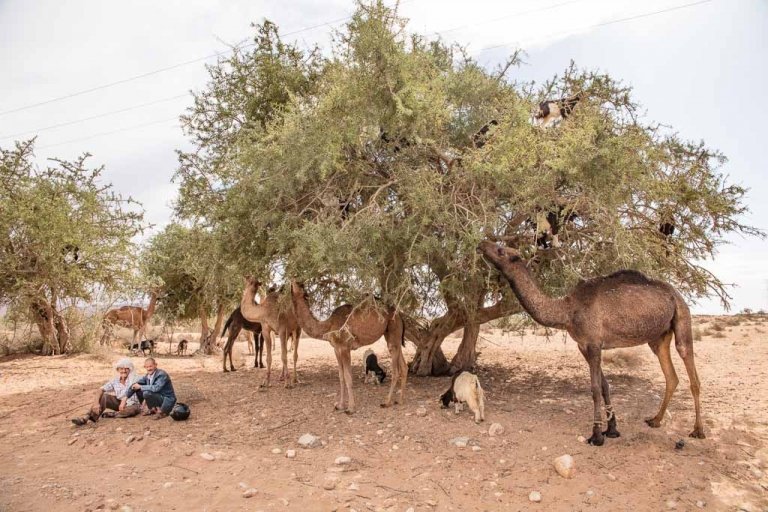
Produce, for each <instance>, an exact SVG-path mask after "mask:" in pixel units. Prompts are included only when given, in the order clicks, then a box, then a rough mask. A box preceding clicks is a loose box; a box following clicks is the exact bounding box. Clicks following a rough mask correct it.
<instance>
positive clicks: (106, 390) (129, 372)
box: [72, 357, 139, 425]
mask: <svg viewBox="0 0 768 512" xmlns="http://www.w3.org/2000/svg"><path fill="white" fill-rule="evenodd" d="M115 371H116V372H117V376H116V377H115V378H113V379H112V380H110V381H109V382H107V383H106V384H104V385H103V386H102V387H101V388H99V390H98V391H97V392H96V394H95V396H94V398H95V401H94V403H93V405H92V406H91V408H90V409H89V410H88V412H86V413H85V415H84V416H80V417H77V418H72V423H74V424H75V425H85V424H86V423H88V420H90V421H93V422H96V421H99V418H100V417H102V416H104V417H110V418H115V417H117V418H130V417H131V416H136V415H137V414H139V399H138V397H136V396H133V393H131V394H129V393H128V391H129V388H130V386H131V384H133V383H134V382H136V375H135V373H134V371H133V363H132V362H131V360H130V359H128V358H127V357H126V358H123V359H121V360H119V361H118V362H117V363H115ZM107 409H111V410H107Z"/></svg>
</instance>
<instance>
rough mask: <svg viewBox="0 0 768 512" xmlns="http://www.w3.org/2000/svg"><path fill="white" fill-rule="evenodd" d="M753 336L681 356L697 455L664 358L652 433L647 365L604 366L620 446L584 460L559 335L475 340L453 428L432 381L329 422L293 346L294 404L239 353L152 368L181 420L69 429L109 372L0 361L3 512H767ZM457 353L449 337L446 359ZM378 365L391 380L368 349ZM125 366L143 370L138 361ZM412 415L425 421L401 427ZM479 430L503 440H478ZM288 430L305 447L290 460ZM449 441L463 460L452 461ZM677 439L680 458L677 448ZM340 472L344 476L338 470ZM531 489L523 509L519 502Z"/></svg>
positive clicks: (762, 383)
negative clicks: (394, 401) (664, 404)
mask: <svg viewBox="0 0 768 512" xmlns="http://www.w3.org/2000/svg"><path fill="white" fill-rule="evenodd" d="M757 328H758V327H756V326H753V325H745V323H741V324H740V325H738V326H728V327H727V328H726V330H725V331H724V332H725V333H726V338H712V337H709V336H704V337H703V339H702V341H698V342H696V356H697V363H698V366H699V369H700V374H701V378H702V384H703V398H702V403H703V407H704V415H705V426H706V432H707V435H708V439H706V440H703V441H699V440H689V439H688V438H687V437H686V436H687V433H688V432H689V431H690V429H691V427H692V423H693V404H692V400H691V397H690V392H689V391H688V387H687V386H688V382H687V378H686V377H685V372H684V371H682V370H683V369H682V365H681V364H680V361H679V359H677V358H676V356H673V357H674V358H675V364H676V366H677V368H678V374H679V375H680V386H679V387H678V390H677V392H676V393H675V396H674V398H673V400H672V404H671V407H670V412H671V415H670V417H668V418H667V419H666V420H665V422H664V424H663V425H662V427H661V428H659V429H650V428H648V427H647V426H646V425H645V424H644V423H643V421H642V420H643V418H645V417H647V416H651V415H653V414H655V412H656V409H657V407H658V402H659V396H660V394H661V393H662V391H663V377H662V374H661V371H660V369H659V367H658V363H657V361H656V360H655V358H654V357H653V355H652V354H651V352H650V350H649V349H648V348H647V347H638V348H636V349H632V350H630V351H622V352H621V353H616V354H611V355H609V356H608V357H607V358H606V366H605V368H606V375H607V376H608V378H609V380H610V382H611V385H612V391H613V396H614V397H615V398H614V403H615V404H616V410H617V414H618V418H619V430H620V431H621V433H622V436H621V437H620V438H618V439H608V440H607V441H606V445H605V446H603V447H601V448H595V447H591V446H587V445H585V444H583V443H582V442H580V441H579V439H578V437H579V436H588V434H589V430H590V419H591V414H592V405H591V398H590V395H589V392H588V387H589V381H588V372H587V366H586V364H585V363H584V362H583V360H582V359H581V356H580V355H579V353H578V351H577V350H576V349H575V345H574V344H573V342H571V341H567V340H565V339H564V338H563V336H561V335H555V336H552V337H550V338H549V339H546V338H543V337H541V336H536V335H533V334H531V333H529V334H527V335H526V336H524V337H520V336H511V335H503V334H501V333H499V332H498V331H492V332H485V333H484V334H483V337H484V339H485V341H482V342H481V343H482V345H483V346H482V347H481V351H482V356H481V358H480V365H479V370H478V374H479V376H480V379H481V381H482V383H483V386H484V388H485V391H486V396H487V400H488V402H487V406H486V420H487V421H486V422H485V423H483V424H481V425H475V424H474V423H473V422H472V419H471V414H470V413H469V412H466V411H465V412H464V413H463V414H460V415H455V414H454V413H453V412H452V411H447V410H441V409H440V408H439V404H438V402H437V397H438V396H439V394H440V393H441V392H442V391H443V390H444V389H445V388H447V386H448V382H449V381H448V379H447V378H415V377H411V378H409V381H408V393H407V398H408V402H407V403H406V404H405V405H401V406H396V407H393V408H390V409H381V408H380V407H379V403H380V402H381V401H383V398H384V397H385V394H386V389H387V388H386V387H376V386H372V385H369V386H365V385H363V383H362V380H358V381H356V382H355V391H356V397H357V399H358V402H359V410H358V412H357V413H356V414H355V415H353V416H347V415H346V414H343V413H337V412H334V411H333V408H332V404H333V401H334V393H335V392H336V391H337V388H338V380H337V372H336V368H335V360H334V358H333V355H332V352H331V351H330V349H329V347H328V346H327V345H326V344H325V343H323V342H320V341H314V340H309V339H302V342H301V346H300V359H299V368H300V378H301V379H302V381H303V384H302V385H300V386H298V387H296V388H294V389H284V388H283V387H281V386H280V385H276V386H274V387H272V388H271V389H269V390H267V391H260V390H259V389H258V383H259V382H260V381H261V379H262V377H263V375H264V370H254V369H252V368H250V366H251V365H252V360H251V359H250V358H247V359H246V358H245V357H244V356H243V355H240V356H239V358H240V361H241V364H244V363H245V362H246V361H247V366H241V368H240V370H239V371H238V372H235V373H230V374H223V373H221V362H220V359H218V358H204V357H171V356H166V355H160V356H159V363H160V366H161V367H163V368H165V369H167V370H168V371H169V372H170V373H171V375H172V377H173V380H174V383H175V385H176V387H177V390H178V394H179V396H180V399H182V400H184V401H188V402H190V403H191V404H192V411H193V412H192V417H191V418H190V420H189V421H188V422H185V423H175V422H173V421H170V420H163V421H159V422H156V421H154V420H151V419H149V418H133V419H129V420H102V421H101V422H99V423H98V424H97V425H95V426H93V425H91V426H88V427H87V428H81V429H76V428H75V427H73V426H71V425H70V424H69V422H68V418H69V417H70V416H71V415H72V413H64V414H58V415H55V414H56V413H59V412H62V411H66V410H67V409H70V408H73V407H74V408H75V409H76V411H78V412H79V407H78V406H79V405H80V404H82V403H85V402H87V401H88V396H89V393H90V392H91V390H92V389H93V388H94V387H95V386H97V385H99V384H100V383H101V382H102V381H104V380H106V379H107V378H108V377H109V376H110V375H111V372H112V370H111V367H110V365H109V359H110V358H109V357H108V356H76V357H48V358H43V357H36V356H33V357H30V356H17V357H11V358H4V359H0V460H2V461H3V463H2V464H0V510H9V511H10V510H14V511H16V510H46V511H50V510H57V511H58V510H78V511H82V510H88V509H90V510H97V509H100V508H110V507H116V508H118V509H119V507H123V506H127V507H130V508H131V509H132V510H134V511H139V510H157V511H159V510H186V509H192V510H301V509H304V510H345V509H348V508H353V509H356V510H392V511H405V510H406V509H408V508H409V507H413V508H414V510H415V511H419V510H422V511H426V510H499V509H503V510H535V509H540V510H547V511H560V510H562V511H566V510H587V509H589V510H611V511H616V510H636V511H657V510H665V509H674V510H698V509H699V508H698V507H697V503H698V504H699V505H702V504H704V505H705V507H706V508H705V509H706V510H738V508H739V507H743V508H744V509H745V510H765V509H766V507H768V502H767V501H766V500H765V495H766V491H765V489H766V488H768V480H767V479H766V477H765V475H764V474H763V471H768V468H765V467H761V464H764V462H761V461H760V460H759V458H760V456H762V455H763V454H764V453H765V451H764V450H765V448H764V447H765V446H766V439H768V428H767V427H768V421H767V420H768V418H766V413H765V411H766V410H768V407H767V406H768V403H766V402H767V401H768V367H766V364H765V363H766V360H768V350H766V344H765V343H764V341H763V339H762V338H761V337H760V335H759V334H758V333H756V332H755V329H757ZM744 334H746V336H744ZM458 342H459V340H458V339H456V338H450V339H449V340H448V341H447V343H446V349H447V351H448V352H449V353H450V352H453V351H455V349H456V346H457V345H458ZM238 345H239V347H238V348H239V349H240V350H243V349H244V346H245V344H244V343H239V344H238ZM190 348H192V347H190ZM375 349H376V351H377V353H378V354H379V355H380V359H382V360H383V362H384V363H385V364H386V367H387V368H389V361H388V356H387V355H386V348H385V345H384V343H383V342H381V341H380V342H379V343H377V344H376V346H375ZM161 351H164V349H163V348H161ZM358 352H360V354H356V356H357V357H358V358H359V357H361V353H362V351H358ZM274 355H275V360H276V361H277V364H278V365H279V351H276V352H275V354H274ZM406 355H407V357H410V356H411V355H412V350H410V348H409V350H408V351H407V354H406ZM114 357H117V354H115V356H114ZM134 361H135V362H136V363H137V365H138V366H140V363H141V358H136V359H134ZM357 364H358V365H359V360H358V361H357ZM358 368H359V366H358ZM278 370H279V366H278ZM419 407H423V408H425V409H426V411H427V414H426V416H418V415H417V414H416V411H417V409H418V408H419ZM492 423H500V424H501V425H502V426H503V427H504V432H503V433H502V434H501V435H499V436H495V437H491V436H489V435H488V427H489V426H490V424H492ZM304 433H311V434H313V435H315V436H318V437H319V438H320V440H321V441H322V445H321V446H320V447H317V448H313V449H303V448H300V447H299V446H298V443H297V441H298V439H299V437H300V436H301V435H302V434H304ZM457 437H467V438H469V439H468V443H467V444H468V445H467V446H466V447H463V448H460V447H456V446H455V445H452V444H450V441H451V440H452V439H454V438H457ZM680 439H684V440H685V441H686V443H685V447H684V448H683V449H682V450H675V442H676V441H678V440H680ZM761 449H763V452H760V451H759V450H761ZM278 450H279V453H278ZM287 450H295V451H296V455H295V457H293V458H288V457H286V451H287ZM273 452H275V453H273ZM565 453H568V454H570V455H572V456H573V458H574V460H575V464H576V474H575V476H574V477H573V478H572V479H567V480H566V479H564V478H562V477H560V476H559V475H558V474H557V473H556V472H555V471H554V469H553V467H552V461H553V460H554V459H555V458H556V457H558V456H560V455H562V454H565ZM202 454H205V458H204V456H203V455H202ZM339 456H346V457H350V459H351V462H350V463H349V464H342V465H337V464H335V461H336V459H337V457H339ZM208 459H213V460H208ZM246 489H255V492H253V491H251V493H252V494H253V496H252V497H250V498H244V497H243V493H244V491H245V490H246ZM532 491H538V492H540V493H541V495H542V501H541V502H540V503H538V504H533V503H531V502H529V493H531V492H532ZM110 500H112V501H110Z"/></svg>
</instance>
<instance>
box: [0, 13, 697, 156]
mask: <svg viewBox="0 0 768 512" xmlns="http://www.w3.org/2000/svg"><path fill="white" fill-rule="evenodd" d="M575 1H579V0H571V2H564V3H562V4H558V5H565V4H567V3H573V2H575ZM711 1H712V0H699V1H697V2H691V3H688V4H683V5H678V6H675V7H670V8H668V9H661V10H658V11H653V12H648V13H643V14H638V15H634V16H629V17H626V18H619V19H615V20H610V21H606V22H602V23H596V24H594V25H590V26H588V27H583V28H581V29H579V30H587V29H591V28H597V27H604V26H606V25H613V24H615V23H624V22H628V21H633V20H637V19H641V18H647V17H650V16H655V15H658V14H664V13H668V12H672V11H676V10H680V9H685V8H689V7H694V6H697V5H702V4H706V3H710V2H711ZM403 3H404V2H403ZM551 7H554V6H551ZM540 10H546V9H540ZM348 18H349V17H348ZM348 18H344V19H348ZM335 22H336V21H330V22H326V23H325V24H323V25H327V24H332V23H335ZM323 25H315V26H313V27H308V28H306V29H302V31H303V30H311V29H312V28H317V27H319V26H323ZM461 28H463V27H461ZM450 30H454V29H450ZM297 32H300V31H296V32H294V33H297ZM571 33H575V32H573V31H566V32H556V33H552V34H547V35H545V36H544V37H553V36H558V35H561V34H571ZM249 44H252V43H249ZM510 44H515V43H503V44H498V45H493V46H487V47H484V48H481V49H480V50H478V51H477V52H476V53H475V54H476V55H477V54H480V53H482V52H485V51H488V50H492V49H496V48H503V47H505V46H509V45H510ZM83 94H84V93H83ZM50 101H53V100H50ZM160 101H162V100H160ZM133 108H139V106H136V107H133ZM129 109H130V108H129ZM125 110H128V109H125ZM2 114H3V113H0V115H2ZM110 114H111V113H106V114H102V115H98V116H94V117H103V116H106V115H110ZM176 119H177V118H171V119H163V120H160V121H153V122H150V123H145V124H141V125H136V126H129V127H126V128H121V129H118V130H112V131H108V132H102V133H97V134H94V135H89V136H87V137H82V138H79V139H73V140H68V141H64V142H58V143H56V144H49V145H47V146H42V147H40V148H38V149H45V148H50V147H54V146H59V145H63V144H69V143H72V142H80V141H82V140H88V139H92V138H94V137H101V136H103V135H110V134H113V133H119V132H123V131H126V130H133V129H136V128H142V127H144V126H150V125H154V124H159V123H164V122H168V121H171V120H176ZM81 121H82V120H81ZM74 122H79V121H73V122H71V123H74ZM71 123H63V124H71Z"/></svg>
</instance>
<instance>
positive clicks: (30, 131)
mask: <svg viewBox="0 0 768 512" xmlns="http://www.w3.org/2000/svg"><path fill="white" fill-rule="evenodd" d="M187 97H189V93H184V94H179V95H176V96H171V97H170V98H163V99H160V100H155V101H150V102H149V103H141V104H139V105H133V106H131V107H126V108H121V109H119V110H112V111H111V112H104V113H102V114H96V115H94V116H90V117H83V118H82V119H75V120H74V121H66V122H64V123H58V124H52V125H50V126H46V127H44V128H38V129H37V130H28V131H25V132H17V133H12V134H10V135H2V136H0V140H4V139H12V138H14V137H19V136H21V135H29V134H33V133H39V132H44V131H46V130H53V129H54V128H61V127H62V126H69V125H72V124H77V123H84V122H85V121H91V120H93V119H99V118H102V117H107V116H111V115H115V114H120V113H123V112H129V111H131V110H136V109H139V108H144V107H149V106H151V105H157V104H159V103H165V102H168V101H172V100H177V99H179V98H187Z"/></svg>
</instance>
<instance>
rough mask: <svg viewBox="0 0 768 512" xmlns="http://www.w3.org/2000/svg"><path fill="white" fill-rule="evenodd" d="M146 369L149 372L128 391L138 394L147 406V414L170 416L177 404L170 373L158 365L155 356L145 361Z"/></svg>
mask: <svg viewBox="0 0 768 512" xmlns="http://www.w3.org/2000/svg"><path fill="white" fill-rule="evenodd" d="M144 369H145V370H147V374H146V375H145V376H143V377H139V380H137V381H136V382H135V383H134V384H133V385H132V386H131V389H130V390H129V391H128V394H129V396H132V395H134V394H136V396H138V397H139V400H142V401H143V402H144V405H145V406H146V407H147V411H146V412H145V413H144V414H145V415H150V414H155V415H156V416H155V419H156V420H159V419H162V418H165V417H166V416H168V415H169V414H170V412H171V410H172V409H173V406H174V405H175V404H176V393H174V391H173V384H171V378H170V377H169V376H168V374H167V373H166V372H165V371H163V370H161V369H159V368H158V367H157V362H156V361H155V358H154V357H148V358H147V359H146V360H145V361H144Z"/></svg>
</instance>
